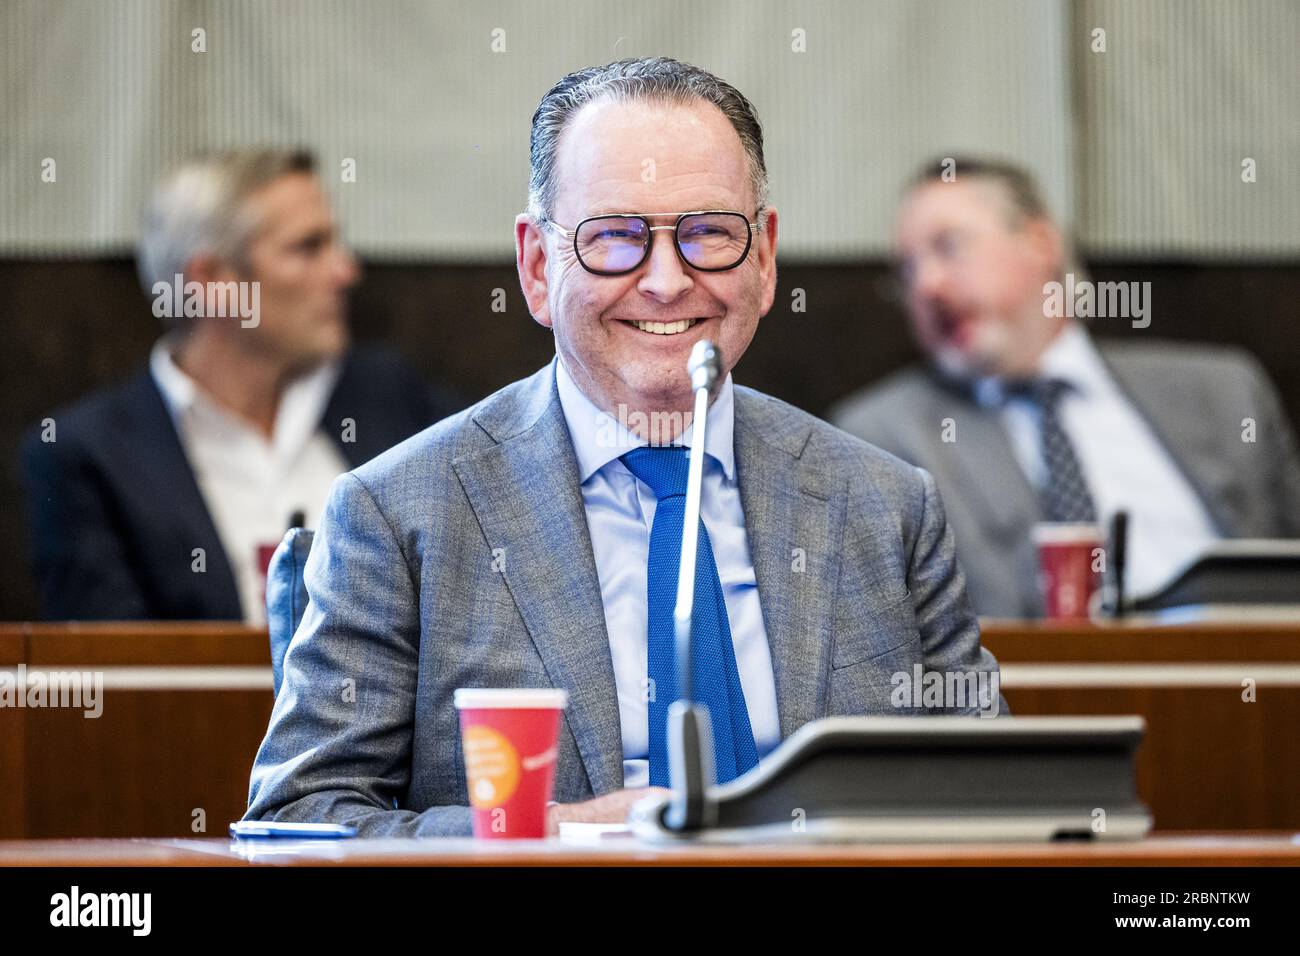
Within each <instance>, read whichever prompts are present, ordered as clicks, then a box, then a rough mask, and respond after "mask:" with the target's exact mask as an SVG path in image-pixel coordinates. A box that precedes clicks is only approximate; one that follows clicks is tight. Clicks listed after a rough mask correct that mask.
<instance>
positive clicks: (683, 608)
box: [664, 339, 722, 831]
mask: <svg viewBox="0 0 1300 956" xmlns="http://www.w3.org/2000/svg"><path fill="white" fill-rule="evenodd" d="M686 372H687V374H688V375H689V376H690V379H691V389H692V390H693V391H694V392H695V411H694V413H693V415H692V416H691V460H690V470H689V471H688V472H687V475H686V514H685V516H684V518H683V522H682V552H681V563H680V565H679V566H678V571H677V603H676V605H675V607H674V608H673V637H674V646H675V649H676V652H677V673H678V686H679V687H680V688H681V696H680V697H679V698H678V699H677V700H675V701H673V703H672V704H670V705H669V707H668V780H669V783H670V784H671V786H672V790H673V795H672V798H671V800H670V801H669V803H668V806H667V808H666V811H665V814H664V824H665V825H666V826H667V827H668V828H669V829H670V830H676V831H684V830H698V829H701V828H702V827H705V826H707V825H709V824H710V823H712V822H713V820H712V817H714V816H716V807H715V806H714V805H713V804H712V803H711V802H710V801H709V800H708V799H707V797H708V793H707V791H708V788H709V787H710V786H712V785H713V783H714V782H715V780H716V776H715V770H714V759H713V727H712V724H711V723H710V722H709V709H708V707H706V706H705V705H703V704H697V703H695V702H694V699H693V698H694V687H693V686H692V682H691V677H692V673H693V670H694V668H693V667H692V666H691V665H692V659H691V618H692V616H693V615H694V613H695V565H696V561H697V559H698V548H699V538H700V535H699V529H700V488H701V486H702V484H703V481H704V440H705V435H706V429H707V427H708V416H709V393H710V392H712V390H713V386H714V385H715V384H717V381H718V378H719V376H720V375H721V374H722V355H721V353H720V352H719V351H718V348H717V346H715V345H714V344H713V343H712V342H710V341H709V340H708V339H701V340H700V341H699V342H696V343H695V347H694V348H693V349H691V357H690V359H689V360H688V362H687V363H686Z"/></svg>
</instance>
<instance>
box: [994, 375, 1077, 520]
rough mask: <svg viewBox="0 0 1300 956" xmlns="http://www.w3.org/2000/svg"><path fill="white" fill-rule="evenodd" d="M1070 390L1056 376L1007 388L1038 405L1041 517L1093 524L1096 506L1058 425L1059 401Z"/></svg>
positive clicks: (1067, 440) (1067, 437)
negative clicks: (1041, 483) (1041, 477)
mask: <svg viewBox="0 0 1300 956" xmlns="http://www.w3.org/2000/svg"><path fill="white" fill-rule="evenodd" d="M1069 390H1070V384H1069V383H1068V382H1064V381H1062V380H1061V379H1058V378H1049V379H1039V380H1037V381H1034V382H1032V383H1029V384H1028V385H1026V386H1020V387H1016V388H1012V389H1010V391H1013V392H1021V393H1023V394H1026V395H1027V396H1028V397H1029V398H1030V399H1031V400H1032V401H1034V402H1035V403H1036V404H1037V405H1038V410H1039V416H1040V417H1039V421H1040V425H1039V430H1040V440H1041V443H1042V451H1043V464H1044V466H1045V467H1046V471H1047V473H1046V475H1045V476H1044V481H1043V487H1042V490H1041V491H1040V492H1039V497H1040V499H1041V504H1042V512H1043V520H1044V521H1064V522H1082V523H1086V524H1096V523H1097V507H1096V505H1095V504H1094V503H1093V500H1092V493H1091V492H1090V491H1089V490H1088V482H1087V481H1086V480H1085V479H1084V477H1083V469H1082V468H1081V467H1080V466H1079V459H1078V457H1077V456H1076V455H1075V453H1074V445H1073V444H1071V442H1070V437H1069V436H1068V435H1067V434H1066V433H1065V429H1064V428H1063V427H1062V426H1061V415H1060V401H1061V397H1062V396H1063V395H1064V394H1065V393H1066V392H1068V391H1069Z"/></svg>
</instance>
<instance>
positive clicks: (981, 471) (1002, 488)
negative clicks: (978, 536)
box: [931, 386, 1039, 540]
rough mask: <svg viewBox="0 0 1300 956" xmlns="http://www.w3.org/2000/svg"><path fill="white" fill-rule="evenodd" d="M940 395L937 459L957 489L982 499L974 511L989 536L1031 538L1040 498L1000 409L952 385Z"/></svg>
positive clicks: (936, 422)
mask: <svg viewBox="0 0 1300 956" xmlns="http://www.w3.org/2000/svg"><path fill="white" fill-rule="evenodd" d="M938 394H939V395H941V396H942V397H943V398H942V402H941V404H940V406H939V407H937V408H936V409H935V413H934V414H933V415H932V416H931V417H932V418H933V419H934V422H933V425H934V430H933V438H932V439H931V442H932V444H933V447H934V449H935V457H936V460H938V461H942V462H944V463H945V466H946V467H947V468H948V469H949V473H950V475H951V477H952V479H953V480H952V482H951V487H953V488H958V489H960V490H961V493H962V494H963V495H967V496H969V497H970V498H972V499H976V500H978V502H980V503H979V505H978V506H974V507H972V509H971V510H972V512H973V513H974V514H977V515H979V516H980V519H981V521H982V522H983V523H984V525H985V534H986V535H987V536H988V537H990V538H993V539H995V540H1012V539H1014V540H1025V539H1027V538H1028V536H1029V530H1030V528H1032V527H1033V525H1034V523H1035V522H1036V521H1038V515H1039V510H1038V496H1037V495H1036V494H1035V492H1034V489H1033V488H1032V487H1031V486H1030V484H1029V481H1028V479H1026V478H1025V473H1024V471H1022V470H1021V468H1020V463H1019V460H1018V459H1017V458H1016V454H1015V451H1014V449H1012V447H1011V440H1010V439H1009V438H1008V437H1007V430H1006V426H1004V425H1003V423H1002V419H1001V416H1000V413H999V412H998V410H997V409H991V408H985V407H984V406H982V405H980V404H979V403H977V402H975V401H972V400H971V399H970V398H968V397H966V396H964V395H959V394H957V393H956V392H954V391H953V390H951V389H950V388H949V387H947V386H941V389H940V391H939V393H938ZM947 418H951V419H952V421H953V428H954V433H953V435H952V438H953V440H952V441H944V437H945V435H944V432H943V430H942V426H943V423H944V420H945V419H947ZM941 480H942V479H941Z"/></svg>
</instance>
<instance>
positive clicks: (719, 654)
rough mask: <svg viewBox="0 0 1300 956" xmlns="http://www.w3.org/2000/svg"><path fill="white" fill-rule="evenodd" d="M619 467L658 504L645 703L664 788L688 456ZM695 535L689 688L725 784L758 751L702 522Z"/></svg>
mask: <svg viewBox="0 0 1300 956" xmlns="http://www.w3.org/2000/svg"><path fill="white" fill-rule="evenodd" d="M620 460H621V461H622V462H623V464H625V465H626V466H627V467H628V470H629V471H631V472H632V474H634V475H636V477H637V478H639V479H640V480H641V481H643V482H645V484H646V485H648V486H649V487H650V490H651V491H652V492H654V496H655V498H657V499H658V504H657V505H656V506H655V519H654V525H653V527H652V528H651V529H650V559H649V563H648V566H647V572H648V573H647V576H646V577H647V610H648V611H649V619H650V626H649V635H648V636H649V641H648V660H647V668H646V671H647V673H648V674H649V677H650V680H651V684H650V687H651V688H652V690H653V693H652V694H651V699H650V701H649V702H648V703H649V719H650V784H651V786H656V787H666V786H668V785H669V779H668V705H669V704H671V703H672V702H673V701H675V700H676V699H677V698H678V696H679V694H680V693H681V691H680V688H679V687H678V686H677V664H676V657H677V655H676V647H675V641H674V634H673V609H674V606H675V604H676V602H677V574H678V570H679V568H680V566H681V545H682V525H683V523H684V522H685V518H686V474H687V472H688V471H689V469H690V457H689V454H688V451H687V449H685V448H681V447H647V448H638V449H636V450H634V451H630V452H628V453H627V454H626V455H623V456H622V457H621V458H620ZM699 535H700V537H699V549H698V560H697V561H696V566H695V610H694V614H693V616H692V619H691V646H692V657H693V658H694V668H693V670H692V673H691V681H692V684H693V693H694V697H695V699H696V700H697V701H699V702H700V703H703V704H705V705H707V706H708V708H709V719H710V723H711V724H712V725H713V749H714V754H715V762H714V767H715V770H716V772H717V782H718V783H726V782H727V781H729V780H734V779H735V778H736V777H738V776H740V775H741V774H742V773H744V772H745V771H747V770H749V769H751V768H752V767H754V766H756V765H757V764H758V750H757V748H756V747H755V746H754V731H753V728H752V727H751V726H750V724H749V709H748V708H747V707H746V706H745V692H744V690H743V688H742V687H741V686H740V671H739V670H737V668H736V649H735V647H734V646H733V645H732V643H731V625H730V623H729V622H728V620H727V605H726V602H725V601H724V600H723V597H722V581H721V579H720V578H719V577H718V566H717V564H716V563H715V562H714V560H713V547H712V545H711V544H710V543H709V532H708V530H707V529H706V528H705V527H704V522H703V521H701V522H700V531H699Z"/></svg>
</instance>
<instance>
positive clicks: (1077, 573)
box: [1034, 522, 1102, 620]
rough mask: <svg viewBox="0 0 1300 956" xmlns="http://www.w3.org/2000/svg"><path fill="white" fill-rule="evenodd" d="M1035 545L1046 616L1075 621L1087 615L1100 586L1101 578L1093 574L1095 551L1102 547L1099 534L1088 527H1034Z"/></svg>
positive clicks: (1088, 525) (1044, 524)
mask: <svg viewBox="0 0 1300 956" xmlns="http://www.w3.org/2000/svg"><path fill="white" fill-rule="evenodd" d="M1034 544H1035V545H1037V546H1038V582H1039V588H1040V589H1041V592H1042V595H1043V607H1044V609H1045V616H1046V617H1047V618H1049V619H1054V620H1078V619H1080V618H1086V617H1087V616H1088V608H1089V605H1090V603H1091V601H1092V597H1093V595H1094V594H1095V593H1096V592H1097V590H1098V588H1100V587H1101V576H1100V575H1099V574H1097V573H1096V572H1095V571H1093V569H1092V568H1093V561H1094V557H1095V551H1096V549H1098V548H1100V547H1102V540H1101V532H1100V530H1098V528H1097V526H1096V525H1091V524H1055V523H1050V522H1044V523H1041V524H1038V525H1035V526H1034Z"/></svg>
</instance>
